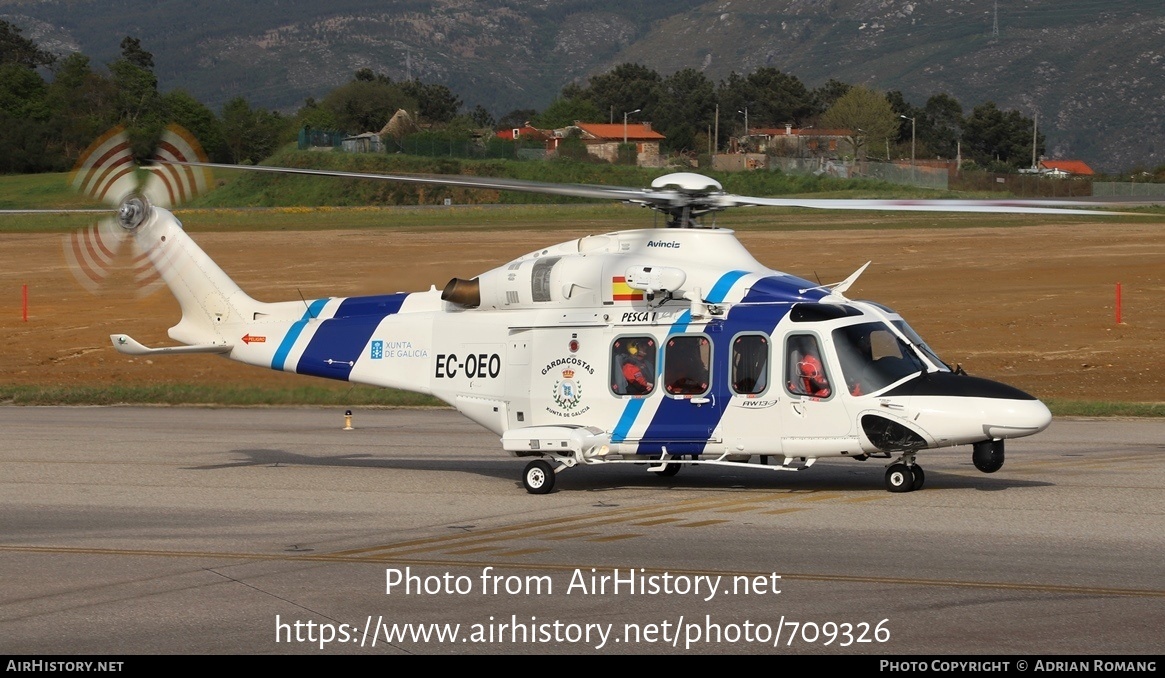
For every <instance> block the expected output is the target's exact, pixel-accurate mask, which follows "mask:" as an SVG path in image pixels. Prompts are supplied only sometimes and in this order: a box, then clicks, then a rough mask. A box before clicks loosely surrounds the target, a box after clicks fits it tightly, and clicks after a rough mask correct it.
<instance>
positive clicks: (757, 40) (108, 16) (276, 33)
mask: <svg viewBox="0 0 1165 678" xmlns="http://www.w3.org/2000/svg"><path fill="white" fill-rule="evenodd" d="M998 4H999V9H998V15H996V14H995V12H994V6H995V4H994V2H993V0H957V1H953V0H909V1H908V0H719V1H717V2H700V0H657V1H655V2H651V1H649V0H629V1H623V2H616V1H615V0H589V1H581V0H575V1H567V2H546V1H545V0H482V1H478V2H471V1H470V0H435V1H433V2H418V1H405V2H394V3H389V4H386V3H383V2H374V1H373V0H334V1H333V2H331V3H327V4H326V5H322V4H320V3H315V2H309V1H308V0H282V1H281V2H279V3H267V2H262V3H261V2H257V1H256V0H245V1H240V2H232V3H230V4H229V5H228V4H227V3H223V2H219V1H216V0H182V1H181V2H177V1H175V0H160V1H147V0H110V1H101V2H99V1H97V0H72V1H70V2H64V1H62V0H0V18H3V19H5V20H7V21H11V22H13V23H15V24H16V25H18V26H20V27H21V28H22V29H23V30H24V34H25V36H26V37H30V38H33V39H34V40H36V41H37V42H39V43H40V44H42V45H44V46H45V47H47V48H50V49H53V50H56V51H58V52H67V51H70V50H77V49H79V50H81V51H83V52H84V53H86V54H88V55H90V56H92V57H93V58H94V60H95V61H97V62H99V63H101V62H108V61H111V60H112V59H114V58H115V57H116V56H117V46H118V44H119V42H120V39H121V37H122V36H124V35H131V36H135V37H140V38H141V39H142V41H143V46H144V47H145V48H146V49H148V50H149V51H151V52H153V54H154V56H155V63H156V64H157V67H156V71H157V74H158V76H159V80H160V84H161V87H162V89H163V90H169V89H175V88H182V89H186V90H187V91H189V92H190V93H191V94H193V95H194V96H196V97H197V98H199V99H200V100H202V101H204V102H206V103H207V104H208V105H210V106H212V107H213V108H215V109H217V108H218V107H219V106H221V104H222V103H223V102H225V101H226V100H228V99H230V98H231V97H234V96H238V95H243V96H245V97H247V98H248V99H249V100H250V101H251V102H252V103H253V104H257V105H262V106H265V107H270V108H276V109H280V110H285V111H293V110H295V109H296V108H297V107H298V106H299V105H301V104H302V102H303V101H304V99H305V98H306V97H309V96H310V97H320V96H322V95H323V94H324V93H325V92H327V91H328V90H329V89H331V88H333V87H335V86H336V85H338V84H341V83H342V82H344V81H346V80H347V79H348V78H350V76H351V74H352V73H353V72H354V71H356V70H357V69H360V68H371V69H373V70H374V71H377V72H381V73H385V74H388V75H389V76H390V77H392V78H394V79H398V80H399V79H405V78H407V77H409V76H412V77H417V78H420V79H423V80H425V81H428V82H439V83H443V84H446V85H448V86H449V87H450V88H451V89H453V91H455V92H456V93H457V94H458V95H459V96H460V97H461V98H462V100H463V101H464V102H465V104H466V105H467V106H468V107H472V106H474V105H476V104H482V105H484V106H485V107H486V108H487V109H489V110H490V111H491V112H493V113H494V115H495V116H500V115H502V114H504V113H506V112H508V111H510V110H513V109H516V108H543V107H545V106H546V105H547V103H549V102H550V101H551V100H552V99H553V97H554V96H555V94H556V93H557V92H559V91H560V90H561V88H562V86H563V85H564V84H565V83H567V82H570V81H572V80H580V79H585V77H586V76H587V75H588V74H592V73H596V72H603V71H605V70H607V69H609V68H610V67H611V66H612V65H614V64H618V63H622V62H625V61H632V62H638V63H643V64H646V65H647V66H650V67H651V68H653V69H655V70H657V71H659V72H660V73H661V74H669V73H671V72H673V71H675V70H678V69H680V68H685V67H693V68H697V69H701V70H703V71H704V72H705V73H706V74H707V75H708V76H709V77H710V78H712V79H713V80H717V81H718V80H720V79H722V78H724V77H726V76H727V75H728V74H729V73H730V72H732V71H736V72H738V73H747V72H750V71H751V70H753V69H755V68H757V67H758V66H774V67H776V68H779V69H781V70H783V71H786V72H788V73H791V74H793V75H796V76H797V77H798V78H800V79H801V80H803V81H804V82H805V83H806V84H807V85H809V86H811V87H813V86H818V85H821V84H823V83H824V82H825V81H826V80H828V79H829V78H835V79H838V80H842V81H845V82H850V83H855V84H856V83H865V84H869V85H872V86H875V87H878V88H881V89H898V90H901V91H902V92H903V93H904V94H905V95H906V98H907V99H908V100H909V101H911V102H912V103H915V104H922V103H923V102H924V101H925V99H926V98H927V97H928V96H930V95H932V94H935V93H938V92H947V93H949V94H951V95H952V96H954V97H955V98H956V99H958V100H959V101H960V102H961V103H962V104H963V106H964V108H965V109H966V111H969V110H970V109H971V108H972V107H974V106H975V105H977V104H980V103H982V102H984V101H987V100H993V101H995V102H996V103H997V104H998V105H999V106H1000V107H1001V108H1014V109H1017V110H1020V111H1021V112H1022V113H1023V114H1024V115H1031V114H1033V113H1038V115H1039V119H1040V121H1041V129H1042V130H1043V131H1044V133H1045V134H1046V135H1047V139H1048V149H1049V154H1050V155H1053V156H1059V157H1078V158H1082V159H1084V160H1086V161H1088V162H1089V163H1091V164H1092V165H1093V166H1094V167H1096V168H1097V169H1101V170H1107V171H1117V170H1121V169H1125V168H1128V167H1131V166H1133V165H1135V164H1138V163H1140V164H1143V165H1146V166H1155V165H1159V164H1162V163H1165V119H1163V117H1165V114H1163V113H1162V111H1165V68H1163V66H1165V47H1162V45H1165V5H1162V4H1161V3H1146V2H1140V1H1138V0H1061V1H1059V2H1057V1H1054V0H1027V1H1026V2H1023V3H1020V2H1017V1H1016V0H1006V1H1003V2H999V3H998ZM227 7H229V11H227V10H226V8H227ZM996 16H997V17H998V22H997V23H998V37H995V36H993V31H994V27H995V25H996Z"/></svg>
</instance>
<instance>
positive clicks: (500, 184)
mask: <svg viewBox="0 0 1165 678" xmlns="http://www.w3.org/2000/svg"><path fill="white" fill-rule="evenodd" d="M161 162H164V163H165V164H171V165H183V166H188V167H207V168H211V169H225V170H244V171H247V172H270V173H273V174H304V175H309V176H325V177H341V178H345V179H373V180H377V181H399V182H401V183H406V184H427V185H430V186H458V187H461V188H484V189H490V190H496V191H518V192H520V193H541V194H544V195H561V196H566V197H574V198H597V199H600V200H624V201H627V202H656V201H658V197H657V196H656V195H655V193H656V192H653V191H647V190H644V189H639V188H626V187H622V186H592V185H589V184H551V183H546V182H541V181H527V180H524V179H497V178H493V177H470V176H463V175H439V174H365V173H361V172H344V171H340V170H319V169H304V168H296V167H268V166H266V165H223V164H217V163H210V162H173V161H161Z"/></svg>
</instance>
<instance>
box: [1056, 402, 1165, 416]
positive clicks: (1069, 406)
mask: <svg viewBox="0 0 1165 678" xmlns="http://www.w3.org/2000/svg"><path fill="white" fill-rule="evenodd" d="M1044 404H1045V405H1047V406H1048V409H1050V410H1051V411H1052V414H1053V415H1055V416H1057V417H1165V403H1118V402H1104V401H1099V400H1060V399H1050V400H1045V401H1044Z"/></svg>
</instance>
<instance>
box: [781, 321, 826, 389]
mask: <svg viewBox="0 0 1165 678" xmlns="http://www.w3.org/2000/svg"><path fill="white" fill-rule="evenodd" d="M785 356H786V358H785V365H786V367H785V375H786V387H787V388H788V389H789V393H792V394H793V395H803V396H809V397H811V398H828V397H829V396H831V395H832V394H833V386H832V385H831V383H830V379H829V374H828V373H827V371H826V369H825V360H824V354H823V353H822V352H821V345H820V343H819V342H818V341H817V337H816V336H814V335H812V334H794V335H791V336H790V337H789V338H788V339H787V340H786V344H785Z"/></svg>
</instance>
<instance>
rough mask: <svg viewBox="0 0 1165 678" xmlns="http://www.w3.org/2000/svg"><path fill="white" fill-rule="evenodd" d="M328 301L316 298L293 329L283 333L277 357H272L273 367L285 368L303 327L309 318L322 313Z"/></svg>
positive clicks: (274, 368) (293, 325)
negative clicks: (288, 356)
mask: <svg viewBox="0 0 1165 678" xmlns="http://www.w3.org/2000/svg"><path fill="white" fill-rule="evenodd" d="M327 303H328V300H327V299H316V300H315V301H313V302H311V305H310V306H308V307H307V310H306V311H304V313H303V317H302V318H300V319H299V320H297V321H295V322H294V323H293V324H292V325H291V329H289V330H287V334H285V335H283V341H281V342H279V348H277V349H275V357H273V358H272V359H271V369H273V370H282V369H283V365H284V363H286V362H287V355H288V354H289V353H291V348H292V347H293V346H295V341H296V340H297V339H299V335H300V334H301V333H302V332H303V328H304V327H307V323H308V321H309V320H311V319H312V318H315V317H316V316H318V315H319V314H320V311H322V310H324V305H325V304H327Z"/></svg>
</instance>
